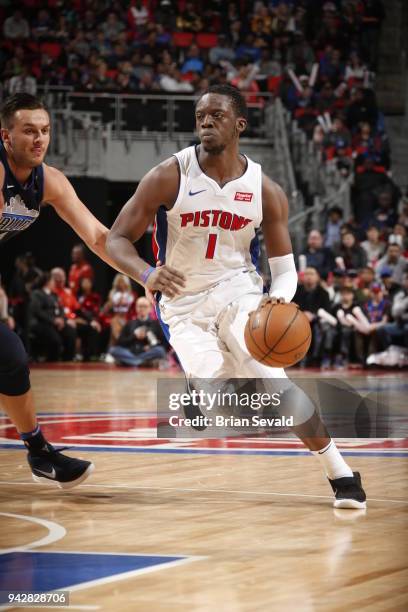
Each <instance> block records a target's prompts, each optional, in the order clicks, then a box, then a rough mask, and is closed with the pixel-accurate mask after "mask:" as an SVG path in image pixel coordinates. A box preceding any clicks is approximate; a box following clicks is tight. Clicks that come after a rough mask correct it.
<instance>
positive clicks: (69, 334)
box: [29, 272, 76, 361]
mask: <svg viewBox="0 0 408 612" xmlns="http://www.w3.org/2000/svg"><path fill="white" fill-rule="evenodd" d="M54 288H55V283H54V280H53V279H52V278H51V274H50V273H49V272H45V273H44V274H43V276H42V277H41V278H40V279H39V281H38V286H37V288H36V289H34V290H33V292H32V293H31V298H30V304H29V331H30V334H31V338H32V348H33V352H34V353H36V354H39V355H41V356H44V357H45V358H46V361H58V360H59V359H60V358H62V360H63V361H72V360H73V359H74V356H75V340H76V331H75V327H74V326H73V325H72V324H71V323H70V321H69V320H67V319H66V317H65V316H64V310H63V308H62V306H60V304H59V301H58V298H57V296H56V295H55V293H53V291H54Z"/></svg>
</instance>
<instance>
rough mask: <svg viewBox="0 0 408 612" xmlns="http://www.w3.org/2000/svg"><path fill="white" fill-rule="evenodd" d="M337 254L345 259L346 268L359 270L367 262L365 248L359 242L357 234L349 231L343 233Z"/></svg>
mask: <svg viewBox="0 0 408 612" xmlns="http://www.w3.org/2000/svg"><path fill="white" fill-rule="evenodd" d="M336 255H337V256H339V257H341V258H342V259H343V262H344V266H345V268H346V269H349V270H350V269H352V270H359V269H360V268H364V266H365V265H366V264H367V255H366V252H365V250H364V249H363V248H362V247H361V246H360V245H359V244H358V242H357V239H356V237H355V235H354V234H353V233H352V232H349V231H347V232H344V233H343V235H342V237H341V244H340V247H339V248H338V249H337V251H336Z"/></svg>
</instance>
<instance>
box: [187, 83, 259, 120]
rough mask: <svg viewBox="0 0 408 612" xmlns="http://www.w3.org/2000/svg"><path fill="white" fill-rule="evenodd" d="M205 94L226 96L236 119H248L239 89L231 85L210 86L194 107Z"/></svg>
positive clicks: (245, 105) (244, 102)
mask: <svg viewBox="0 0 408 612" xmlns="http://www.w3.org/2000/svg"><path fill="white" fill-rule="evenodd" d="M207 94H217V95H219V96H226V97H227V98H229V99H230V102H231V106H232V107H233V109H234V113H235V115H236V116H237V117H244V119H248V107H247V104H246V101H245V98H244V96H243V95H242V93H241V92H240V91H239V89H237V88H236V87H234V86H233V85H211V87H209V88H208V90H207V91H206V92H205V93H203V94H202V95H201V96H200V97H199V98H198V100H197V102H196V105H197V103H198V102H199V101H200V100H201V98H202V97H203V96H205V95H207Z"/></svg>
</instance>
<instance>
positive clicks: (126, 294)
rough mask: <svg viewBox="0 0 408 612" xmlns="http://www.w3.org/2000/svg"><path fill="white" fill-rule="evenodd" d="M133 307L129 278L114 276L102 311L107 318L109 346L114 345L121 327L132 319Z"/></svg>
mask: <svg viewBox="0 0 408 612" xmlns="http://www.w3.org/2000/svg"><path fill="white" fill-rule="evenodd" d="M134 305H135V295H134V293H133V291H132V286H131V284H130V280H129V278H128V277H127V276H125V275H124V274H116V276H115V278H114V279H113V283H112V289H111V290H110V292H109V295H108V299H107V301H106V302H105V304H104V306H103V309H102V314H103V315H105V316H107V317H108V320H109V324H110V329H111V334H110V341H109V342H110V345H113V344H116V342H117V340H118V338H119V335H120V332H121V331H122V328H123V326H124V325H125V324H126V323H127V321H128V320H129V319H131V318H132V315H133V313H134Z"/></svg>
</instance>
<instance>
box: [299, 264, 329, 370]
mask: <svg viewBox="0 0 408 612" xmlns="http://www.w3.org/2000/svg"><path fill="white" fill-rule="evenodd" d="M293 301H294V302H295V303H296V304H298V305H299V307H300V309H301V310H303V312H304V313H305V315H306V317H307V318H308V320H309V322H310V324H311V326H312V331H313V340H312V346H311V348H310V351H309V360H308V362H309V363H313V362H314V363H321V361H322V359H323V360H325V364H327V360H328V359H329V358H330V354H331V349H332V345H331V342H332V338H331V336H330V334H329V333H328V331H329V329H330V325H329V323H327V322H326V321H324V320H321V319H320V318H319V316H318V311H319V310H320V309H323V310H325V311H326V312H330V298H329V294H328V292H327V291H326V290H325V289H323V287H322V286H321V284H320V277H319V273H318V271H317V270H316V268H312V267H307V268H306V270H305V271H304V274H303V282H302V284H300V285H298V288H297V290H296V294H295V296H294V298H293Z"/></svg>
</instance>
